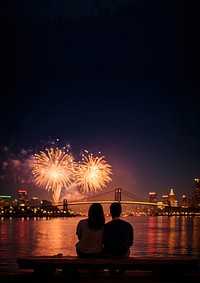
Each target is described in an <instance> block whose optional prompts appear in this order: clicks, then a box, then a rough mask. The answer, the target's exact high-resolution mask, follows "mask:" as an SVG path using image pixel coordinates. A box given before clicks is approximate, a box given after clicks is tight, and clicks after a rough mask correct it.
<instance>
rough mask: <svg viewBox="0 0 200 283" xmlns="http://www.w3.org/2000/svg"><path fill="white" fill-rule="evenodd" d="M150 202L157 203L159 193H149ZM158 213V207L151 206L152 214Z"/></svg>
mask: <svg viewBox="0 0 200 283" xmlns="http://www.w3.org/2000/svg"><path fill="white" fill-rule="evenodd" d="M149 202H151V203H157V193H156V192H150V193H149ZM155 212H157V206H154V205H151V206H150V213H155Z"/></svg>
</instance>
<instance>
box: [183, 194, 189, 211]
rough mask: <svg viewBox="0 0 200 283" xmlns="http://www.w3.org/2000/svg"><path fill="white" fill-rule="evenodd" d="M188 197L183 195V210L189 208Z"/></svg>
mask: <svg viewBox="0 0 200 283" xmlns="http://www.w3.org/2000/svg"><path fill="white" fill-rule="evenodd" d="M187 200H188V199H187V196H186V195H183V196H182V204H181V207H183V208H187V207H188V204H187Z"/></svg>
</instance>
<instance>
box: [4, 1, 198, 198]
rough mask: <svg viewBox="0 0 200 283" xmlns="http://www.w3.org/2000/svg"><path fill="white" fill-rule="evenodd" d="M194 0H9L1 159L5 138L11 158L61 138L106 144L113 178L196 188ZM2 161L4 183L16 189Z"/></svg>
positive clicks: (139, 187)
mask: <svg viewBox="0 0 200 283" xmlns="http://www.w3.org/2000/svg"><path fill="white" fill-rule="evenodd" d="M197 2H198V1H186V0H173V1H166V0H163V1H160V0H154V1H149V0H110V1H107V0H96V1H95V0H76V1H74V0H69V1H67V0H48V1H47V0H29V1H27V0H26V1H25V0H24V1H23V0H21V1H12V0H11V1H4V0H2V1H1V3H0V13H1V17H0V25H1V26H0V33H1V46H0V54H1V55H0V56H1V64H0V68H1V85H0V87H1V91H0V92H1V98H0V131H1V139H0V147H1V159H0V160H1V163H2V164H3V161H5V158H6V155H5V152H3V151H4V149H5V147H8V148H9V154H11V155H12V157H13V158H14V156H15V154H17V153H18V151H20V150H21V149H28V148H32V149H33V148H35V149H36V148H37V150H38V149H39V147H40V145H41V144H42V142H43V143H45V142H47V141H48V140H49V138H50V137H51V138H53V139H56V138H59V139H61V140H62V141H66V142H69V143H70V144H71V146H72V148H73V149H74V150H75V151H79V150H81V149H84V148H87V149H90V150H93V148H97V149H99V150H101V151H102V154H103V155H105V156H106V160H107V162H108V163H109V164H111V165H112V170H113V177H112V178H113V182H112V183H109V184H108V188H116V187H121V188H124V189H125V190H128V191H130V192H132V193H134V194H136V195H139V196H142V197H145V198H148V192H149V191H156V192H157V193H158V198H159V199H160V200H161V197H162V194H168V193H169V190H170V188H174V191H175V194H176V195H175V196H176V198H178V199H180V197H181V196H182V194H186V195H193V193H194V178H198V177H200V166H199V157H200V146H199V138H200V118H199V108H200V96H199V91H200V83H199V82H200V81H199V77H200V76H199V63H200V56H199V50H200V43H199V39H198V38H199V24H200V19H199V8H200V7H199V6H200V5H199V4H197ZM16 159H17V157H16ZM1 166H2V168H1V178H0V190H1V192H2V194H8V193H9V192H11V193H13V190H14V189H13V187H12V184H9V185H8V184H7V183H6V179H5V178H4V176H5V175H6V172H5V169H3V165H1ZM11 187H12V188H11ZM39 193H40V190H38V191H37V193H36V192H32V193H31V192H30V195H31V194H35V195H36V194H38V195H39Z"/></svg>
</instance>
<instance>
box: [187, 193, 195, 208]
mask: <svg viewBox="0 0 200 283" xmlns="http://www.w3.org/2000/svg"><path fill="white" fill-rule="evenodd" d="M188 207H190V208H193V207H194V197H193V196H189V197H188Z"/></svg>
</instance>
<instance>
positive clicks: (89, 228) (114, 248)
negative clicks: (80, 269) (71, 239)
mask: <svg viewBox="0 0 200 283" xmlns="http://www.w3.org/2000/svg"><path fill="white" fill-rule="evenodd" d="M121 212H122V207H121V204H120V203H118V202H114V203H112V204H111V205H110V214H111V216H112V220H111V221H109V222H107V223H105V217H104V212H103V207H102V205H101V204H100V203H93V204H92V205H91V206H90V208H89V211H88V218H87V219H84V220H80V221H79V223H78V225H77V229H76V234H77V236H78V240H79V241H78V243H77V244H76V252H77V255H78V256H79V257H82V258H98V257H110V258H123V257H128V256H129V254H130V247H131V246H132V245H133V237H134V232H133V227H132V226H131V224H130V223H128V222H127V221H124V220H122V219H120V215H121Z"/></svg>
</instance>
